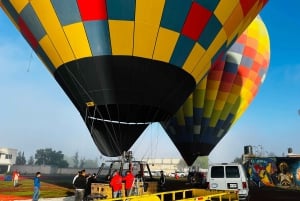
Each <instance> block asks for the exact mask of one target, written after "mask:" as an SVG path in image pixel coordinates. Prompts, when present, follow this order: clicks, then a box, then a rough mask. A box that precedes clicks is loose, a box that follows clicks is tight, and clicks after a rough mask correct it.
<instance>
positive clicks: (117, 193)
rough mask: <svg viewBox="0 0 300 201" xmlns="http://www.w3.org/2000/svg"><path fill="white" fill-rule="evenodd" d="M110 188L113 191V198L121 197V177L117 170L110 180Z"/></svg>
mask: <svg viewBox="0 0 300 201" xmlns="http://www.w3.org/2000/svg"><path fill="white" fill-rule="evenodd" d="M109 184H110V186H111V187H112V191H113V198H119V197H121V195H122V193H121V191H122V177H121V175H120V174H119V172H118V171H117V170H115V171H114V173H113V176H112V178H111V180H110V183H109Z"/></svg>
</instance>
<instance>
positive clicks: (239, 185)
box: [207, 163, 249, 200]
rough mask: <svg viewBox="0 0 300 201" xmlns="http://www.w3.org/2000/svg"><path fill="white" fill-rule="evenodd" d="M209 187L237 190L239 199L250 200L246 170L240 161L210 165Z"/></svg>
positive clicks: (208, 174)
mask: <svg viewBox="0 0 300 201" xmlns="http://www.w3.org/2000/svg"><path fill="white" fill-rule="evenodd" d="M207 187H208V188H209V189H213V190H237V191H238V195H239V200H248V197H249V186H248V181H247V175H246V171H245V169H244V166H243V165H241V164H238V163H221V164H211V165H209V167H208V173H207Z"/></svg>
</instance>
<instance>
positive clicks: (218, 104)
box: [215, 95, 225, 110]
mask: <svg viewBox="0 0 300 201" xmlns="http://www.w3.org/2000/svg"><path fill="white" fill-rule="evenodd" d="M224 105H225V101H224V100H220V99H219V95H218V97H217V100H216V104H215V110H222V109H223V107H224Z"/></svg>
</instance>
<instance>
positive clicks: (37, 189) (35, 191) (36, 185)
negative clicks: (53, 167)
mask: <svg viewBox="0 0 300 201" xmlns="http://www.w3.org/2000/svg"><path fill="white" fill-rule="evenodd" d="M40 176H41V173H40V172H37V173H35V177H34V179H33V196H32V201H38V200H39V197H40V188H41V183H40Z"/></svg>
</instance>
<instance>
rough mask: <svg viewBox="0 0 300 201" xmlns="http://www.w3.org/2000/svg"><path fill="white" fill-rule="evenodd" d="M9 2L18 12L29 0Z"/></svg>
mask: <svg viewBox="0 0 300 201" xmlns="http://www.w3.org/2000/svg"><path fill="white" fill-rule="evenodd" d="M10 3H11V4H12V5H13V7H14V8H15V9H16V11H17V12H18V13H19V14H20V13H21V11H22V10H23V9H24V7H25V6H26V5H27V4H28V3H29V0H11V1H10Z"/></svg>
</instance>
